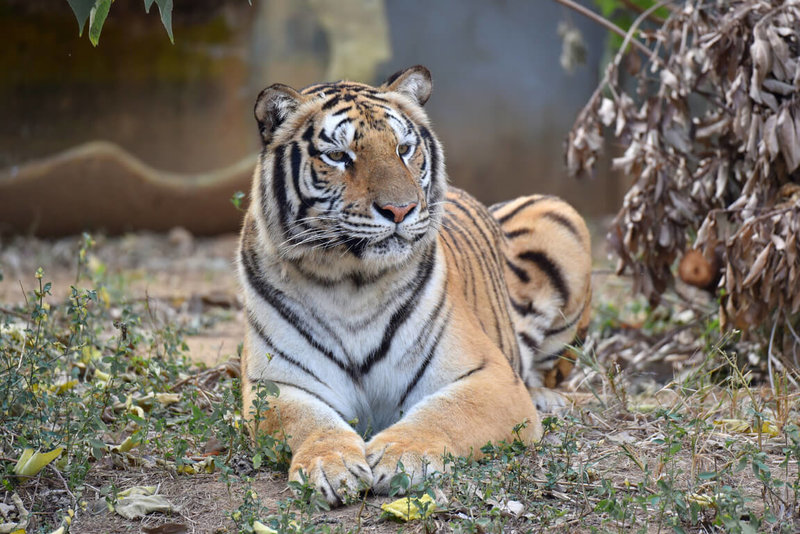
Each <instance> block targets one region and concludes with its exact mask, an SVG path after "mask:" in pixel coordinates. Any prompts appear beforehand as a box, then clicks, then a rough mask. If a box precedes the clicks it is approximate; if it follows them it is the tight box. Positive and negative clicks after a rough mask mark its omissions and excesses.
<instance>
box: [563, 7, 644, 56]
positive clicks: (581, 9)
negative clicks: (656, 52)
mask: <svg viewBox="0 0 800 534" xmlns="http://www.w3.org/2000/svg"><path fill="white" fill-rule="evenodd" d="M555 1H556V2H558V3H559V4H561V5H562V6H565V7H568V8H570V9H572V10H573V11H577V12H578V13H580V14H581V15H583V16H584V17H588V18H590V19H591V20H593V21H594V22H596V23H598V24H600V25H601V26H603V27H604V28H606V29H607V30H610V31H612V32H614V33H616V34H617V35H619V36H620V37H627V35H628V34H627V33H626V32H625V30H623V29H622V28H620V27H619V26H617V25H616V24H614V23H613V22H611V21H610V20H608V19H606V18H605V17H602V16H600V15H598V14H597V13H595V12H594V11H592V10H590V9H586V8H585V7H583V6H582V5H580V4H578V3H577V2H574V1H573V0H555ZM647 11H648V15H649V14H650V13H652V11H655V10H650V9H648V10H647ZM631 27H633V26H631ZM631 44H633V46H635V47H636V48H638V49H639V51H640V52H642V53H643V54H645V55H650V52H651V51H650V49H649V48H647V47H646V46H645V45H643V44H642V43H641V42H639V41H631ZM622 49H623V50H624V49H625V46H623V47H622Z"/></svg>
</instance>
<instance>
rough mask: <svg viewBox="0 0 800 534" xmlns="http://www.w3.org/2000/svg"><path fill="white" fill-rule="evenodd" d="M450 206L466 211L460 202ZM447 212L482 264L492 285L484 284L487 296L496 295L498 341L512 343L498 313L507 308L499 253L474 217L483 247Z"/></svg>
mask: <svg viewBox="0 0 800 534" xmlns="http://www.w3.org/2000/svg"><path fill="white" fill-rule="evenodd" d="M448 206H455V207H458V208H460V209H461V210H462V211H464V212H465V210H464V208H463V207H461V206H459V204H458V203H457V202H451V203H450V204H448ZM465 213H466V212H465ZM447 214H448V215H450V217H449V218H448V219H447V221H448V223H449V225H448V226H449V227H450V229H452V230H454V231H456V232H458V233H459V234H460V235H462V237H463V238H464V242H465V243H466V244H467V246H468V247H469V248H470V251H471V253H472V257H473V258H475V259H476V260H477V263H478V265H479V266H480V268H481V270H482V271H483V275H484V276H483V277H482V278H483V280H488V281H489V284H490V285H491V287H490V286H489V285H484V288H485V291H486V295H487V297H489V300H490V301H492V298H491V297H494V301H493V304H494V310H495V313H494V314H492V317H493V318H494V327H495V331H496V334H497V341H498V343H499V344H500V345H506V344H510V343H511V341H510V340H504V339H503V329H502V328H501V326H500V320H499V317H498V314H502V313H503V310H504V309H505V308H506V305H505V297H507V293H503V291H502V289H501V287H500V280H501V279H502V270H501V269H500V266H499V265H498V264H497V260H498V258H497V253H496V247H494V246H493V244H492V243H491V241H490V240H489V238H488V237H487V236H486V234H484V233H483V232H482V231H481V228H480V226H479V225H478V223H477V222H476V221H475V219H474V218H472V217H471V216H469V215H468V217H467V218H468V219H469V220H470V222H471V223H472V225H473V226H474V227H475V229H476V230H477V232H478V233H479V234H480V235H481V237H482V238H483V240H484V243H485V246H484V247H481V246H480V244H479V243H478V242H477V241H476V238H475V236H474V232H468V231H466V230H463V229H462V227H461V221H460V220H459V219H458V218H456V217H454V214H453V213H452V212H447ZM487 252H488V253H491V256H492V258H493V259H494V260H495V263H494V264H493V265H492V264H491V263H490V260H489V258H488V257H487V255H486V253H487ZM467 265H468V266H469V262H467ZM493 267H494V268H493ZM473 286H477V280H476V279H473ZM473 296H474V298H475V302H477V295H476V294H475V290H473ZM506 319H508V317H506ZM510 349H512V346H509V347H506V346H501V347H500V350H501V351H502V352H503V353H507V351H508V350H510Z"/></svg>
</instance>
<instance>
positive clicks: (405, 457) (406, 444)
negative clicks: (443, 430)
mask: <svg viewBox="0 0 800 534" xmlns="http://www.w3.org/2000/svg"><path fill="white" fill-rule="evenodd" d="M448 450H450V451H452V447H449V446H448V444H447V443H446V442H445V441H443V440H442V439H441V437H440V436H438V435H436V433H434V432H430V433H428V432H422V431H408V430H407V429H405V430H403V429H399V428H397V429H396V428H394V427H390V428H387V429H386V430H384V431H383V432H381V433H379V434H378V435H376V436H375V437H374V438H372V439H371V440H370V441H369V443H367V461H368V462H369V465H370V467H371V468H372V477H373V483H372V489H373V491H374V492H375V493H383V494H387V493H389V488H390V483H391V481H392V477H394V475H396V474H397V473H398V472H399V471H400V467H399V465H398V462H400V463H402V466H403V467H402V468H403V471H404V472H405V473H406V474H407V475H408V476H409V477H410V478H411V484H416V483H418V482H421V481H422V480H424V479H425V478H426V477H428V476H429V475H431V474H432V473H434V472H436V471H439V472H442V471H443V470H444V464H443V462H442V455H443V454H444V453H445V452H446V451H448Z"/></svg>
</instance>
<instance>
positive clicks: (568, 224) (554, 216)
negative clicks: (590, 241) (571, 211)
mask: <svg viewBox="0 0 800 534" xmlns="http://www.w3.org/2000/svg"><path fill="white" fill-rule="evenodd" d="M544 216H545V217H547V218H548V219H550V220H551V221H554V222H557V223H558V224H560V225H561V226H563V227H564V228H566V229H567V230H569V232H570V233H571V234H572V235H574V236H575V238H576V239H577V240H578V241H579V242H580V243H583V239H582V238H581V235H580V234H579V233H578V229H577V228H575V225H574V224H572V221H570V220H569V219H567V218H566V217H564V216H563V215H561V214H560V213H556V212H554V211H548V212H547V213H545V214H544Z"/></svg>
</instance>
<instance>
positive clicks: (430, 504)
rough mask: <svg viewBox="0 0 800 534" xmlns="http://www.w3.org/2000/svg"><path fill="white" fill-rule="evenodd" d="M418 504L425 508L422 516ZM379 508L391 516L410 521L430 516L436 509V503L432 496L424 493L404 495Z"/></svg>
mask: <svg viewBox="0 0 800 534" xmlns="http://www.w3.org/2000/svg"><path fill="white" fill-rule="evenodd" d="M418 504H421V505H422V507H423V508H424V509H425V511H424V516H423V515H422V513H421V511H420V506H419V505H418ZM381 510H383V511H384V512H386V513H387V514H388V515H390V516H392V517H393V518H395V519H399V520H400V521H404V522H405V521H412V520H414V519H420V518H422V519H425V518H428V517H430V515H431V514H432V513H433V512H434V511H435V510H436V503H435V502H434V500H433V498H431V496H430V495H428V494H427V493H426V494H425V495H423V496H422V497H419V498H414V497H404V498H402V499H397V500H396V501H394V502H391V503H388V504H382V505H381Z"/></svg>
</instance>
